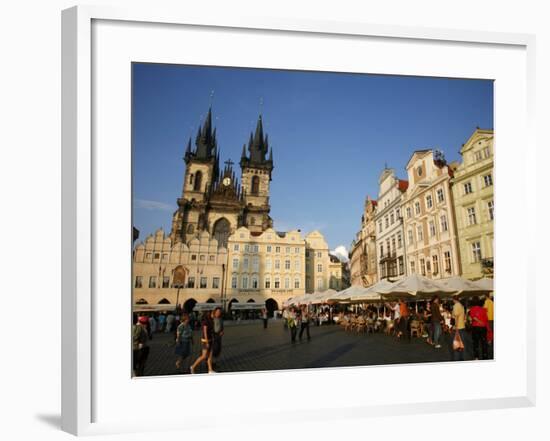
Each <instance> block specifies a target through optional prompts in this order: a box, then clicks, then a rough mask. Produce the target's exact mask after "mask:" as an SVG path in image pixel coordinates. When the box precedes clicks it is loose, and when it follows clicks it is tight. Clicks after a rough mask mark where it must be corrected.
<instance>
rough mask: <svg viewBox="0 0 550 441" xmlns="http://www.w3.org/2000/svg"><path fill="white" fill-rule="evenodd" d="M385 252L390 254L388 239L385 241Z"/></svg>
mask: <svg viewBox="0 0 550 441" xmlns="http://www.w3.org/2000/svg"><path fill="white" fill-rule="evenodd" d="M386 250H387V251H386V252H387V253H388V254H390V253H391V248H390V240H389V239H386Z"/></svg>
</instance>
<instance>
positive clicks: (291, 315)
mask: <svg viewBox="0 0 550 441" xmlns="http://www.w3.org/2000/svg"><path fill="white" fill-rule="evenodd" d="M287 323H288V329H290V342H291V343H296V332H297V329H296V328H297V327H298V317H297V314H296V311H295V309H294V308H291V309H290V310H289V311H288V314H287Z"/></svg>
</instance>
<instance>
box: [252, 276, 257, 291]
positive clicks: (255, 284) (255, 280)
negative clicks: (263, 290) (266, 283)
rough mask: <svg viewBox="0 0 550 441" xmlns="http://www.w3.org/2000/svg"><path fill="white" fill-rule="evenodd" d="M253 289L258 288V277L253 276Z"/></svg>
mask: <svg viewBox="0 0 550 441" xmlns="http://www.w3.org/2000/svg"><path fill="white" fill-rule="evenodd" d="M252 289H258V277H256V276H252Z"/></svg>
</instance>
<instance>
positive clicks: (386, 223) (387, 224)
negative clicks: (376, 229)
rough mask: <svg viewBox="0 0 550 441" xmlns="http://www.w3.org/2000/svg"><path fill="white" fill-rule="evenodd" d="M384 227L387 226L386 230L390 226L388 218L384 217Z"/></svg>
mask: <svg viewBox="0 0 550 441" xmlns="http://www.w3.org/2000/svg"><path fill="white" fill-rule="evenodd" d="M384 225H385V226H386V228H388V227H389V226H390V222H389V219H388V216H386V217H384Z"/></svg>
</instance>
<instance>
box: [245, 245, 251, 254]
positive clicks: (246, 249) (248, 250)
mask: <svg viewBox="0 0 550 441" xmlns="http://www.w3.org/2000/svg"><path fill="white" fill-rule="evenodd" d="M244 252H245V253H248V252H250V245H248V244H246V245H245V246H244Z"/></svg>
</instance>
